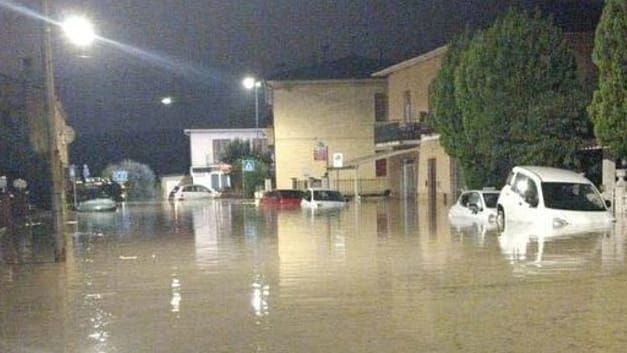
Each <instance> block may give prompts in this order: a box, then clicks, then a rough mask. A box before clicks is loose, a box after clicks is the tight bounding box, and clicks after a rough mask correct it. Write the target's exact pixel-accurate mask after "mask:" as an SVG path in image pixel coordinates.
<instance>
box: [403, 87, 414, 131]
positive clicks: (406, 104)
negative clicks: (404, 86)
mask: <svg viewBox="0 0 627 353" xmlns="http://www.w3.org/2000/svg"><path fill="white" fill-rule="evenodd" d="M411 110H412V107H411V91H409V90H407V91H405V92H403V121H404V122H406V123H408V122H410V121H412V120H413V119H412V117H411Z"/></svg>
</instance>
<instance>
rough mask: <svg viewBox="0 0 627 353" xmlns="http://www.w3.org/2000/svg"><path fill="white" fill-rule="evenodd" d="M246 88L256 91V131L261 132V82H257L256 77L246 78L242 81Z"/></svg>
mask: <svg viewBox="0 0 627 353" xmlns="http://www.w3.org/2000/svg"><path fill="white" fill-rule="evenodd" d="M242 84H243V85H244V88H246V89H249V90H250V89H253V88H254V89H255V129H256V130H257V133H258V132H259V87H261V81H257V80H256V79H255V78H254V77H250V76H249V77H246V78H244V80H243V81H242Z"/></svg>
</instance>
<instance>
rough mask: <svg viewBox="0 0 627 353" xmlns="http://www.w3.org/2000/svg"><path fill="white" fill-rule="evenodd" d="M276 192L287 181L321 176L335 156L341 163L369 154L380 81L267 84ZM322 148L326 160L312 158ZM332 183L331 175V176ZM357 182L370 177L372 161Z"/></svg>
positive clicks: (381, 87)
mask: <svg viewBox="0 0 627 353" xmlns="http://www.w3.org/2000/svg"><path fill="white" fill-rule="evenodd" d="M271 86H272V88H273V110H274V138H275V159H276V184H277V188H291V187H292V179H293V178H296V179H299V180H300V179H306V178H308V177H313V178H321V177H322V176H324V174H325V173H326V168H327V166H329V165H332V160H331V158H332V156H333V154H334V153H342V154H343V157H344V161H348V160H351V159H355V158H359V157H363V156H366V155H370V154H372V153H374V96H375V93H383V92H385V81H384V80H380V79H367V80H329V81H283V82H272V83H271ZM319 144H322V145H324V146H327V151H328V161H319V160H314V148H315V147H316V146H317V145H319ZM329 177H330V178H331V179H333V178H335V173H330V174H329ZM359 178H367V179H370V178H375V168H374V161H372V162H369V163H367V164H365V165H362V166H360V168H359Z"/></svg>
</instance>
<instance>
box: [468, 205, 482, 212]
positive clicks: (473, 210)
mask: <svg viewBox="0 0 627 353" xmlns="http://www.w3.org/2000/svg"><path fill="white" fill-rule="evenodd" d="M468 208H469V209H470V210H471V211H472V213H473V214H477V213H479V212H480V211H481V207H479V205H477V204H476V203H471V204H470V205H468Z"/></svg>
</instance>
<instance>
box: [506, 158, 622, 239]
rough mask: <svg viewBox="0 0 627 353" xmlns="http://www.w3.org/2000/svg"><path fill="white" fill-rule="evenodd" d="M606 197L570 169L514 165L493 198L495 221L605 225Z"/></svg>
mask: <svg viewBox="0 0 627 353" xmlns="http://www.w3.org/2000/svg"><path fill="white" fill-rule="evenodd" d="M608 207H609V201H604V200H603V198H602V197H601V194H600V193H599V191H598V190H597V188H596V187H595V186H594V184H592V183H591V182H590V180H588V179H586V178H585V177H584V176H582V175H580V174H578V173H575V172H573V171H569V170H565V169H558V168H551V167H538V166H517V167H514V168H513V169H512V172H511V173H510V174H509V176H508V177H507V182H506V184H505V186H504V187H503V189H502V190H501V193H500V195H499V198H498V201H497V206H496V208H497V217H496V218H497V225H498V227H499V229H500V230H504V229H505V227H506V224H507V222H510V221H515V222H529V223H534V224H536V225H538V224H539V225H541V226H544V227H546V228H545V229H553V230H555V229H561V230H564V231H566V230H568V231H570V230H572V231H579V230H585V229H589V228H591V227H593V228H600V227H607V226H609V225H610V224H611V223H612V222H613V221H614V218H613V217H612V213H611V212H610V210H609V208H608Z"/></svg>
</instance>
